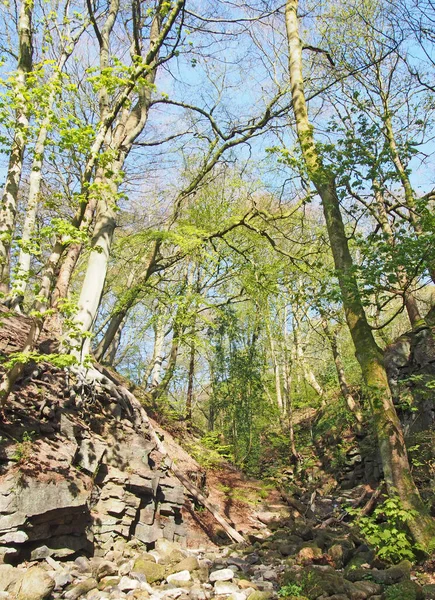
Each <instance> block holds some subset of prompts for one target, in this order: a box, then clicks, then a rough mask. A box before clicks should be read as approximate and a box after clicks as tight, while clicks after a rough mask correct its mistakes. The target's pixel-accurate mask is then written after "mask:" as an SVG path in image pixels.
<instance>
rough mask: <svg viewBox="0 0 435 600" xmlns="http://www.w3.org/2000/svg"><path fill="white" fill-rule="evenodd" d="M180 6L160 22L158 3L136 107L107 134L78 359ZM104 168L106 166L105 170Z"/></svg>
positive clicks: (86, 343)
mask: <svg viewBox="0 0 435 600" xmlns="http://www.w3.org/2000/svg"><path fill="white" fill-rule="evenodd" d="M112 2H113V7H114V8H113V10H114V15H115V17H114V18H116V14H117V10H118V8H119V3H118V0H112ZM183 5H184V2H182V1H181V0H179V1H178V2H177V3H176V4H175V5H174V6H173V8H172V9H171V11H170V12H169V14H168V16H167V17H166V22H165V24H164V25H163V16H162V14H163V10H164V8H165V7H164V3H162V2H158V3H157V5H156V12H155V15H154V18H153V22H152V25H151V31H150V40H149V48H148V53H147V56H146V58H145V59H144V60H145V62H146V63H147V64H148V66H149V68H148V71H147V74H146V75H145V83H144V84H143V85H142V86H141V87H140V88H139V90H138V100H137V102H136V104H135V106H134V107H133V108H132V109H131V110H129V109H128V108H124V109H123V111H122V114H121V116H120V118H119V121H118V123H117V124H116V127H115V130H114V131H113V133H112V135H111V137H110V143H109V144H108V145H109V147H110V150H111V152H113V153H114V154H116V155H117V159H116V160H114V161H113V162H112V164H111V165H110V169H109V171H110V172H111V173H112V174H113V175H112V176H109V177H104V178H102V179H103V185H102V197H101V198H100V199H99V200H98V204H97V210H96V216H95V229H94V234H93V238H92V243H91V252H90V256H89V260H88V264H87V269H86V274H85V278H84V281H83V284H82V288H81V292H80V297H79V302H78V306H79V308H78V312H77V315H76V317H75V323H76V326H77V328H78V329H79V331H80V333H81V334H82V336H83V339H82V341H81V344H78V345H77V347H76V348H75V349H74V353H75V354H76V356H77V358H78V359H79V360H80V362H82V361H83V360H84V358H85V356H86V355H87V354H89V349H90V338H89V336H86V334H87V333H88V332H89V331H90V330H91V328H92V325H93V323H94V321H95V319H96V316H97V310H98V307H99V303H100V299H101V295H102V293H103V288H104V283H105V279H106V273H107V268H108V264H109V256H110V250H111V246H112V239H113V233H114V230H115V226H116V201H117V193H118V184H119V175H120V173H122V168H123V165H124V161H125V158H126V156H127V155H128V153H129V152H130V150H131V148H132V145H133V142H134V140H135V139H136V137H137V136H138V135H139V134H140V133H141V132H142V130H143V128H144V127H145V124H146V122H147V119H148V111H149V106H150V102H151V92H152V86H153V84H154V81H155V77H156V70H157V59H158V54H159V51H160V48H161V46H162V45H163V43H164V42H165V40H166V37H167V35H168V34H169V32H170V31H171V29H172V27H173V26H174V24H175V21H176V18H177V16H178V14H179V13H180V11H181V10H182V8H183ZM112 26H113V24H112ZM110 32H111V28H108V31H107V32H102V39H103V43H102V44H101V52H100V54H101V60H100V62H101V65H103V66H104V65H106V64H108V56H109V37H110ZM103 33H104V36H103ZM136 37H137V38H138V40H139V39H140V32H139V31H137V32H136ZM138 43H139V42H138ZM137 51H138V49H137V48H135V49H134V51H133V54H135V53H137ZM100 110H101V112H102V114H103V115H104V116H105V115H106V114H107V112H108V111H109V96H108V93H107V92H106V91H105V90H102V93H101V97H100ZM108 141H109V140H108ZM107 171H108V169H107V166H106V167H105V172H107Z"/></svg>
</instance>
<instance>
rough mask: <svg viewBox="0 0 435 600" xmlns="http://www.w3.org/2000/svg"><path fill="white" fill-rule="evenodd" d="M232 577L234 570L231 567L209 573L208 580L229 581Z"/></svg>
mask: <svg viewBox="0 0 435 600" xmlns="http://www.w3.org/2000/svg"><path fill="white" fill-rule="evenodd" d="M232 579H234V571H233V570H232V569H220V570H219V571H213V572H212V573H210V578H209V580H210V582H212V583H213V582H214V581H231V580H232Z"/></svg>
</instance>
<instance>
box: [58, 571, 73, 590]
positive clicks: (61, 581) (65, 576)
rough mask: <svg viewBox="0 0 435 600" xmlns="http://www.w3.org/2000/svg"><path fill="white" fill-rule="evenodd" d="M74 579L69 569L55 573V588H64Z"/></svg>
mask: <svg viewBox="0 0 435 600" xmlns="http://www.w3.org/2000/svg"><path fill="white" fill-rule="evenodd" d="M72 580H73V578H72V575H71V573H69V572H68V571H60V572H58V573H56V574H55V575H54V584H55V585H54V589H55V590H56V591H59V590H62V589H63V588H64V587H66V586H67V585H68V584H69V583H71V582H72Z"/></svg>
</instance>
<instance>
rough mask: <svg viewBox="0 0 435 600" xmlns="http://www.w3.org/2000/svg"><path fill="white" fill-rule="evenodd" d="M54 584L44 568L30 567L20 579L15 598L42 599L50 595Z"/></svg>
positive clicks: (23, 599) (20, 599)
mask: <svg viewBox="0 0 435 600" xmlns="http://www.w3.org/2000/svg"><path fill="white" fill-rule="evenodd" d="M54 586H55V581H54V579H53V578H52V577H50V575H48V573H47V572H46V571H44V569H41V567H32V568H30V569H29V570H28V571H26V572H25V574H24V577H23V579H22V580H21V585H20V587H19V591H18V595H17V600H43V599H44V598H48V597H49V596H50V594H51V592H52V591H53V590H54Z"/></svg>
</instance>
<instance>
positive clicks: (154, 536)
mask: <svg viewBox="0 0 435 600" xmlns="http://www.w3.org/2000/svg"><path fill="white" fill-rule="evenodd" d="M134 536H135V537H136V538H137V539H138V540H140V541H141V542H143V543H144V544H152V543H153V542H156V543H157V542H158V541H159V540H160V539H163V531H162V528H161V527H160V525H159V523H154V524H153V525H152V526H149V525H146V524H144V523H138V524H137V525H136V529H135V531H134ZM162 560H163V559H162ZM179 560H181V559H179Z"/></svg>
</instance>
